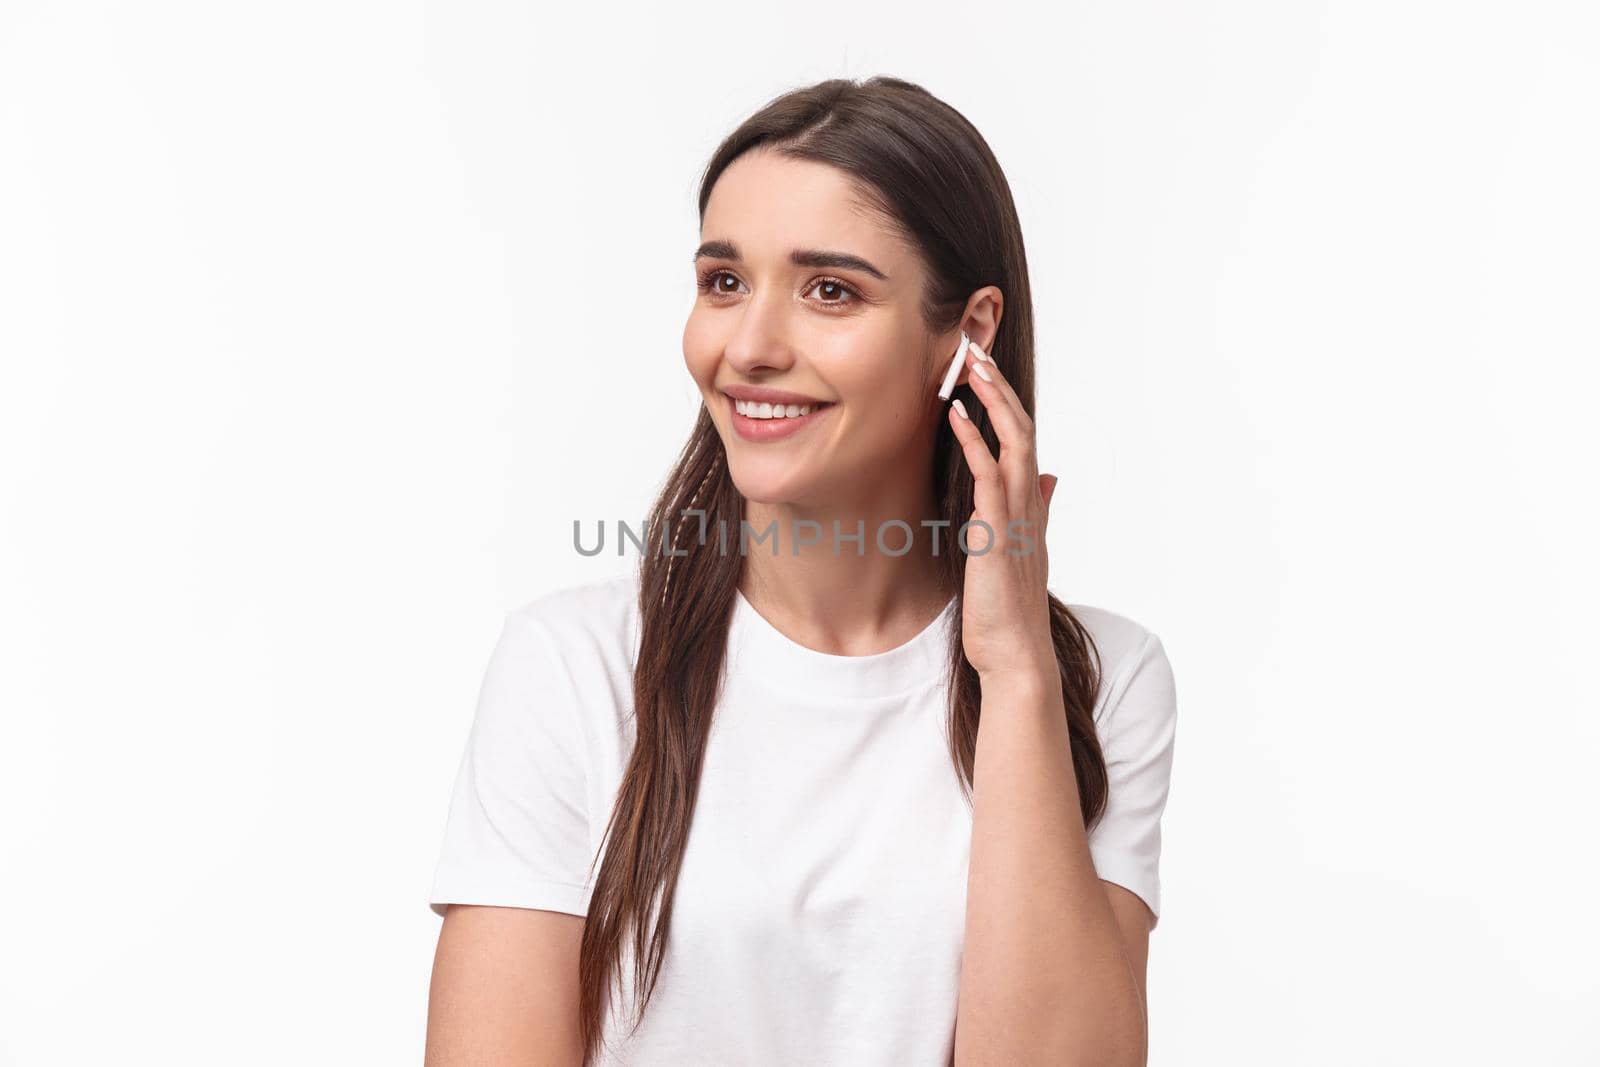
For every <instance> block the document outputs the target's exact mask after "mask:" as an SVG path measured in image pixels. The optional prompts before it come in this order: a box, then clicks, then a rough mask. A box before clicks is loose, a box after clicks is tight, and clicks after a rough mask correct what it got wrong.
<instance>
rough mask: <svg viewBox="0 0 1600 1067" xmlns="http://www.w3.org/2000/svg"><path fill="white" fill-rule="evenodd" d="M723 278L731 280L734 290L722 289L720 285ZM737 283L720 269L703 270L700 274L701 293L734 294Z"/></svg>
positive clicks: (735, 279) (736, 280) (737, 280)
mask: <svg viewBox="0 0 1600 1067" xmlns="http://www.w3.org/2000/svg"><path fill="white" fill-rule="evenodd" d="M724 278H728V279H732V281H733V283H734V288H732V289H724V288H723V285H722V280H723V279H724ZM738 282H739V279H738V278H735V277H734V276H733V275H732V274H729V273H728V272H727V271H725V270H723V269H722V268H721V267H713V268H711V269H710V270H704V271H701V272H700V291H701V292H713V293H735V292H738Z"/></svg>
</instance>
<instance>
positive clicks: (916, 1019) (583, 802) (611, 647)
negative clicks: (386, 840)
mask: <svg viewBox="0 0 1600 1067" xmlns="http://www.w3.org/2000/svg"><path fill="white" fill-rule="evenodd" d="M637 589H638V586H637V577H636V575H634V574H628V575H624V576H620V577H617V578H612V579H603V580H600V581H593V582H588V583H586V584H582V585H576V586H571V587H568V588H565V589H560V590H557V591H555V592H552V593H548V594H546V595H544V596H542V597H539V598H538V599H536V600H534V601H532V602H530V603H528V604H525V605H523V606H522V607H520V608H518V609H516V610H514V611H511V612H510V613H509V614H508V615H507V617H506V620H505V624H504V629H503V630H502V632H501V634H500V638H499V642H498V644H497V645H496V647H495V649H494V652H493V655H492V656H491V658H490V662H489V665H488V669H487V672H486V675H485V677H484V680H483V685H482V688H481V690H480V693H479V698H478V705H477V712H476V718H475V720H474V722H473V725H472V729H471V733H470V735H469V740H468V743H467V747H466V752H465V754H464V756H463V757H462V760H461V764H460V768H459V771H458V773H457V777H456V781H455V787H454V793H453V796H452V799H451V802H450V808H449V818H448V821H447V825H446V830H445V836H444V846H443V850H442V854H441V856H440V859H439V863H438V867H437V871H436V874H435V877H434V882H433V887H432V892H431V895H430V903H431V906H432V907H433V909H434V910H435V911H437V912H438V913H439V914H440V915H443V914H444V911H445V905H446V903H450V902H455V903H465V904H492V905H500V906H511V907H522V908H542V909H548V910H551V911H560V912H567V913H570V914H573V915H584V914H587V908H588V903H589V897H590V894H591V892H592V891H593V882H592V881H588V880H586V879H587V873H588V871H589V864H590V861H591V859H593V858H594V855H595V850H596V849H597V848H598V847H599V845H600V840H599V838H600V834H601V833H602V832H603V831H604V829H605V825H606V821H607V818H608V817H609V815H610V813H611V807H612V803H613V801H614V799H615V797H616V793H617V787H618V784H619V783H620V781H621V778H622V773H623V770H624V769H625V767H626V766H627V762H628V756H629V754H630V752H631V750H632V744H633V737H634V733H633V721H632V718H631V705H632V700H633V697H632V668H633V663H634V653H635V650H636V649H637V645H638V633H639V626H638V602H637ZM955 603H956V602H955V601H954V600H952V601H951V602H950V604H949V605H948V606H946V608H945V610H944V612H943V613H941V614H940V616H939V617H938V618H937V619H936V620H934V622H933V623H931V624H930V625H929V626H928V627H927V628H926V629H924V630H923V631H922V632H921V633H920V634H918V635H917V636H916V637H915V638H913V639H912V640H911V641H909V642H907V643H906V644H903V645H901V646H899V647H898V648H894V649H891V650H889V651H887V652H882V653H879V654H877V655H871V656H836V655H830V654H827V653H823V652H818V651H816V650H814V649H810V648H807V647H805V646H803V645H800V644H798V643H796V642H795V641H793V640H791V639H790V638H788V637H787V636H785V635H784V634H783V633H782V632H780V631H779V630H778V629H776V628H775V627H774V626H773V625H772V624H771V623H769V622H768V621H767V620H766V619H765V618H763V617H762V616H761V615H760V614H759V613H758V612H757V611H756V610H755V608H754V607H753V606H752V605H751V604H750V602H749V601H748V600H747V599H746V598H745V597H744V595H743V594H742V593H740V594H737V595H736V597H735V607H734V614H733V618H732V621H731V626H730V631H729V637H728V653H727V672H728V673H727V679H726V684H725V688H724V691H723V695H722V700H721V703H720V704H719V705H718V707H717V709H716V713H715V716H714V719H713V725H712V728H711V735H710V741H709V746H708V748H707V751H706V757H705V766H704V771H703V776H702V778H701V782H700V791H699V798H698V801H697V806H696V809H695V814H694V821H693V822H692V824H691V826H690V832H689V839H688V844H687V849H686V852H685V854H684V859H683V867H682V871H681V873H680V876H679V882H678V888H677V896H676V900H675V902H674V908H673V915H672V928H671V931H670V934H669V936H668V942H667V951H666V956H665V958H664V961H663V965H662V970H661V974H660V976H659V979H658V981H657V984H656V988H655V992H654V994H653V996H652V998H651V1000H650V1003H649V1004H648V1005H647V1007H646V1010H645V1012H644V1018H643V1022H642V1023H641V1025H640V1026H639V1029H638V1030H637V1031H636V1032H635V1033H634V1034H633V1035H632V1036H631V1038H630V1037H628V1035H627V1028H628V1027H629V1026H630V1025H631V1024H632V1022H633V1020H634V1018H635V1017H636V1016H635V1015H634V1014H633V1008H632V1006H631V1004H632V1002H631V997H630V999H629V1001H628V1004H627V1005H622V1004H619V1003H618V1000H617V996H618V995H617V994H616V993H615V992H613V993H612V995H611V997H612V1001H611V1003H612V1007H611V1010H610V1011H609V1012H608V1015H607V1021H606V1027H605V1031H604V1034H605V1040H606V1043H607V1045H608V1046H609V1048H608V1049H607V1050H605V1051H604V1052H602V1054H601V1055H600V1056H599V1057H598V1062H599V1063H601V1064H630V1065H636V1067H658V1065H678V1064H689V1063H704V1064H718V1065H727V1064H761V1065H764V1067H776V1065H783V1064H819V1063H825V1064H885V1065H887V1064H894V1065H897V1067H898V1065H913V1067H914V1065H927V1067H944V1065H946V1064H947V1063H949V1061H950V1056H951V1052H952V1050H953V1048H954V1032H955V1019H956V991H957V981H958V978H959V975H960V965H961V947H962V940H963V932H964V929H963V928H964V921H965V907H966V888H967V886H966V882H967V859H968V852H969V846H970V843H971V837H972V810H971V807H970V804H969V803H968V801H967V799H966V797H965V796H964V795H963V793H962V790H961V787H960V783H959V781H958V778H957V771H956V768H955V765H954V763H953V762H952V761H951V758H950V754H949V750H948V747H947V745H946V741H945V728H946V717H947V708H946V702H945V695H946V691H947V684H948V683H947V680H946V677H945V672H946V660H945V655H946V653H945V649H946V641H947V639H948V629H947V628H948V627H949V626H950V625H951V624H952V622H953V619H954V614H955ZM1071 607H1072V610H1073V613H1074V614H1075V615H1076V616H1077V617H1078V619H1079V620H1080V621H1081V622H1083V624H1084V625H1085V626H1086V627H1087V628H1088V629H1089V631H1090V633H1091V634H1092V635H1093V637H1094V639H1095V642H1096V643H1097V645H1098V647H1099V649H1100V653H1101V657H1102V667H1103V673H1104V680H1103V682H1102V685H1101V692H1100V696H1099V700H1098V702H1097V703H1096V706H1095V709H1094V719H1095V724H1096V729H1097V732H1098V734H1099V737H1100V741H1101V745H1102V747H1103V750H1104V755H1105V759H1106V765H1107V770H1108V772H1109V777H1110V795H1109V799H1108V806H1107V810H1106V813H1105V816H1104V817H1103V819H1102V820H1101V822H1100V823H1098V824H1097V825H1096V827H1095V829H1094V830H1093V831H1092V832H1091V834H1090V836H1089V850H1090V853H1091V855H1092V857H1093V860H1094V864H1095V870H1096V871H1097V872H1098V873H1099V875H1100V877H1102V878H1104V879H1107V880H1109V881H1113V882H1116V883H1118V884H1119V885H1123V886H1126V887H1127V888H1128V889H1130V890H1132V891H1133V892H1134V893H1136V894H1138V895H1139V896H1140V897H1142V898H1143V899H1144V901H1145V903H1147V904H1148V905H1149V906H1150V909H1151V911H1153V912H1156V913H1157V914H1159V913H1160V908H1161V896H1160V881H1159V878H1158V859H1159V854H1160V849H1161V815H1162V810H1163V808H1164V807H1165V805H1166V799H1167V788H1168V780H1169V776H1170V772H1171V766H1172V755H1173V739H1174V733H1175V724H1176V720H1175V716H1176V702H1175V694H1174V688H1173V678H1172V672H1171V668H1170V666H1169V665H1168V662H1167V657H1166V652H1165V650H1164V649H1163V648H1162V645H1161V642H1160V640H1159V639H1158V638H1157V637H1156V635H1155V634H1153V633H1151V632H1149V631H1148V630H1146V629H1145V628H1144V627H1142V626H1140V625H1139V624H1138V623H1136V622H1133V621H1132V620H1130V619H1127V618H1125V617H1123V616H1121V615H1117V614H1114V613H1112V612H1109V611H1105V610H1103V609H1100V608H1095V607H1088V606H1084V605H1076V604H1075V605H1071ZM598 869H599V868H598V865H596V867H595V870H598ZM623 975H624V981H625V985H624V989H625V990H631V989H632V978H633V960H632V958H631V952H630V953H627V954H625V956H624V959H623Z"/></svg>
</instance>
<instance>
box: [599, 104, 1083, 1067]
mask: <svg viewBox="0 0 1600 1067" xmlns="http://www.w3.org/2000/svg"><path fill="white" fill-rule="evenodd" d="M758 146H759V147H761V148H763V149H765V150H770V151H775V152H778V153H781V154H783V155H785V156H788V157H791V158H795V159H802V160H811V161H816V162H822V163H827V164H830V165H832V166H834V167H837V168H839V169H840V170H841V171H843V172H844V173H846V174H847V175H849V176H850V177H851V178H852V179H854V184H855V185H856V186H857V187H858V188H859V189H860V191H861V193H862V195H864V196H865V197H867V198H868V199H869V201H870V203H871V204H872V205H873V206H874V207H875V208H876V209H877V210H878V212H879V213H880V216H881V217H882V218H883V219H885V220H886V221H887V222H888V223H889V224H890V225H892V226H894V227H895V228H896V230H897V232H898V233H900V234H901V235H903V236H904V237H905V238H906V239H907V240H908V241H909V242H911V244H912V245H913V246H914V247H915V248H917V249H918V250H919V252H920V254H921V256H922V258H923V262H924V266H925V269H926V272H927V275H928V278H929V279H930V280H929V283H928V287H927V291H926V292H925V293H924V294H923V301H922V315H923V319H924V322H925V323H926V325H927V328H928V330H929V332H930V333H944V332H948V331H950V330H952V329H954V328H955V327H956V326H957V324H958V323H959V321H960V318H961V315H962V312H963V310H964V309H965V305H966V302H967V299H968V297H969V296H970V295H971V294H972V292H973V291H975V290H977V289H979V288H982V287H983V286H986V285H994V286H998V287H999V289H1000V290H1001V292H1002V293H1003V294H1004V296H1005V305H1004V308H1003V313H1002V315H1001V322H1000V332H999V335H998V337H997V338H996V339H995V341H994V343H993V344H992V345H991V348H992V349H993V350H994V351H993V357H994V359H995V360H996V361H997V362H998V363H999V364H1000V366H1001V369H1002V372H1003V373H1004V374H1005V376H1006V380H1007V381H1009V382H1010V383H1011V385H1012V387H1013V388H1014V389H1015V390H1016V392H1017V396H1018V397H1020V398H1021V400H1022V404H1023V407H1024V408H1026V409H1027V411H1028V414H1029V415H1030V416H1031V415H1032V414H1033V411H1034V397H1033V388H1034V365H1033V302H1032V297H1031V294H1030V291H1029V286H1028V268H1027V258H1026V255H1025V253H1024V250H1023V243H1022V228H1021V224H1020V223H1019V221H1018V219H1017V212H1016V206H1015V205H1014V204H1013V202H1012V199H1011V190H1010V187H1009V186H1008V185H1007V183H1006V179H1005V175H1004V173H1003V172H1002V171H1001V169H1000V165H999V163H997V162H996V161H995V158H994V155H993V153H991V152H990V150H989V146H988V145H987V144H986V143H985V142H984V140H983V137H982V136H981V135H980V134H979V133H978V131H977V129H976V128H974V127H973V125H972V124H971V123H970V122H968V121H967V120H966V118H965V117H963V116H962V115H961V114H960V113H959V112H957V111H956V110H955V109H954V108H952V107H950V106H949V105H948V104H946V103H944V102H943V101H941V100H939V99H937V98H935V97H934V96H933V95H932V94H931V93H929V92H928V91H927V90H925V89H923V88H922V87H920V86H918V85H915V84H912V83H910V82H907V81H903V80H901V79H899V78H892V77H886V76H878V77H873V78H869V79H867V80H865V81H860V82H858V81H854V80H851V79H845V78H835V79H829V80H827V81H823V82H819V83H817V84H815V85H811V86H808V87H805V88H801V89H796V90H794V91H792V92H788V93H785V94H783V95H782V96H779V97H777V98H775V99H773V100H772V101H770V102H769V103H768V104H767V105H766V106H764V107H763V108H761V110H759V111H757V112H756V113H755V114H754V115H752V116H750V118H749V119H747V120H746V121H745V122H744V123H743V124H742V125H741V126H739V128H738V129H736V130H734V131H733V133H731V134H730V135H729V136H728V137H727V138H726V139H725V140H724V141H723V142H722V143H721V144H720V145H719V146H718V147H717V150H716V152H715V154H713V156H712V157H711V160H710V162H709V163H708V164H707V166H706V169H705V172H704V174H703V175H702V176H701V181H700V198H699V212H700V219H701V221H702V223H703V222H704V220H705V212H706V204H707V202H708V201H709V199H710V197H711V190H712V187H713V186H714V185H715V184H716V182H717V178H718V177H719V176H720V175H721V174H722V172H723V170H724V169H726V168H727V166H728V165H729V164H730V163H732V162H733V161H734V160H735V159H737V158H738V157H739V156H740V155H741V154H743V153H744V152H747V151H749V150H751V149H753V148H756V147H758ZM962 389H963V390H965V389H966V387H965V386H963V387H962ZM967 410H968V411H969V412H971V413H972V418H973V420H974V421H975V422H976V423H977V425H978V427H979V428H980V429H981V430H982V432H983V436H984V438H985V439H986V440H987V441H988V442H989V446H990V448H991V450H994V451H996V452H998V438H997V437H996V435H995V431H994V428H993V426H992V425H991V424H990V422H989V420H988V419H987V417H986V416H985V414H984V413H983V405H982V404H981V403H977V402H975V401H974V398H973V397H972V396H971V395H970V394H969V396H968V397H967ZM930 473H931V477H932V478H933V479H934V483H933V484H934V498H935V499H936V500H937V501H938V506H939V511H940V516H939V517H940V518H942V519H944V520H945V521H947V522H948V523H949V524H950V525H949V526H947V527H945V529H947V530H951V531H953V530H956V529H958V528H959V527H960V526H961V524H962V523H964V522H966V521H967V519H968V518H970V517H971V515H972V512H973V479H972V473H971V471H970V470H969V469H968V467H967V464H966V460H965V458H964V457H963V455H962V452H961V449H960V448H959V447H957V446H956V444H955V438H954V435H953V434H952V433H951V432H950V429H949V427H948V426H945V425H941V426H940V428H939V431H938V439H937V441H936V443H935V451H934V460H933V470H932V471H931V472H930ZM744 503H745V501H744V497H743V496H742V495H741V494H740V493H739V491H738V489H737V488H736V487H735V486H734V483H733V479H732V477H731V476H730V474H729V471H728V463H727V456H726V453H725V452H724V450H723V444H722V439H721V437H720V436H719V435H718V433H717V430H716V425H715V424H714V423H713V422H712V420H711V416H710V414H709V413H708V412H707V411H706V409H705V408H704V407H702V408H701V409H700V414H699V417H698V419H697V420H696V422H695V426H694V431H693V432H692V433H691V434H690V436H689V440H688V442H687V444H686V445H685V446H684V448H683V451H682V452H681V453H680V455H679V456H678V459H677V462H676V463H675V464H674V466H673V468H672V471H671V473H670V475H669V476H668V477H667V480H666V482H665V484H664V486H663V488H662V490H661V493H660V495H659V496H658V497H657V499H656V501H655V503H654V505H653V506H652V508H651V510H650V513H649V516H648V518H647V521H646V527H645V529H646V537H645V544H644V550H643V551H642V552H641V553H640V564H639V567H640V581H639V612H640V632H639V648H638V660H637V663H636V665H635V668H634V674H633V700H634V705H633V707H634V720H635V724H636V731H635V734H636V740H635V743H634V748H633V752H632V756H631V758H630V759H629V762H628V766H627V770H626V772H625V773H624V775H623V778H622V782H621V784H620V786H619V788H618V791H617V797H616V804H615V807H614V808H613V810H612V812H611V817H610V819H609V821H608V823H607V826H606V830H605V834H604V837H603V841H604V842H606V843H603V844H602V845H601V846H600V847H599V849H597V858H598V857H599V856H601V855H603V856H604V861H603V862H602V863H601V866H600V872H599V875H598V877H597V878H596V879H595V887H594V891H593V894H592V896H591V902H590V906H589V911H588V918H587V921H586V923H585V926H584V932H583V947H582V950H581V959H580V964H579V981H580V986H581V991H580V1010H581V1016H582V1031H583V1041H584V1049H585V1059H584V1062H585V1063H589V1062H591V1059H590V1058H591V1057H592V1056H593V1055H594V1054H595V1052H596V1051H597V1050H598V1047H599V1044H600V1040H601V1034H602V1031H603V1023H604V1016H605V1010H606V1004H607V998H608V996H609V994H610V990H609V983H610V982H611V979H612V975H613V974H614V973H615V974H616V975H617V979H618V981H617V985H618V988H619V991H620V986H621V981H620V979H621V973H620V972H621V959H622V955H623V951H624V948H625V947H626V948H628V949H629V951H631V953H632V958H633V960H634V961H636V969H635V975H634V977H635V982H634V990H633V995H634V1003H635V1004H636V1005H637V1010H638V1013H639V1018H640V1019H642V1017H643V1009H644V1005H645V1004H646V1003H648V1001H649V998H650V995H651V993H652V992H653V990H654V988H655V981H656V977H657V974H658V973H659V971H660V968H661V963H662V960H663V958H664V955H665V952H666V943H667V936H668V931H669V928H670V924H671V918H672V901H673V895H674V891H675V890H676V887H677V882H678V871H679V867H680V865H681V863H682V860H683V853H684V845H685V841H686V840H687V837H688V832H689V824H690V821H691V819H692V818H693V816H694V808H695V796H696V793H697V790H698V787H699V782H700V770H701V766H702V764H703V761H704V757H705V749H706V739H707V736H708V732H709V730H710V727H711V720H712V713H713V709H714V708H715V706H716V703H717V698H718V695H719V692H720V687H721V679H722V669H723V654H724V651H725V649H726V644H727V637H728V626H729V620H730V615H731V612H732V609H733V606H734V598H735V595H736V589H737V586H738V582H739V579H740V571H741V565H742V558H743V554H742V553H735V552H729V551H720V550H713V549H712V548H711V545H712V544H716V542H715V541H713V540H712V539H711V537H709V536H707V532H708V531H711V530H717V529H719V524H721V526H720V528H722V529H727V530H729V531H731V532H732V533H733V537H732V538H730V540H732V539H733V538H736V537H737V531H738V530H739V528H740V526H739V524H740V521H741V520H742V519H743V518H744V517H745V511H744ZM702 516H703V518H702ZM939 558H940V559H942V560H944V567H945V572H944V574H943V578H944V580H945V581H946V583H947V588H949V589H952V590H954V591H955V595H956V596H958V597H959V596H960V590H961V588H962V581H963V577H964V575H965V573H966V554H965V553H964V552H962V551H948V552H940V553H939ZM1050 615H1051V619H1050V629H1051V634H1052V637H1053V639H1054V643H1055V650H1056V660H1057V663H1058V665H1059V668H1060V673H1061V690H1062V695H1063V697H1064V698H1065V703H1066V709H1067V720H1068V727H1069V729H1070V733H1071V738H1072V759H1073V764H1074V767H1075V768H1076V771H1077V777H1078V786H1079V795H1080V803H1081V805H1082V810H1083V818H1084V823H1085V825H1086V826H1091V827H1092V826H1093V825H1094V824H1095V823H1096V822H1097V821H1098V820H1099V817H1100V814H1101V812H1102V811H1103V810H1104V808H1105V802H1106V769H1105V760H1104V758H1103V756H1102V755H1101V752H1100V745H1099V742H1098V740H1097V738H1096V735H1095V730H1094V721H1093V718H1092V715H1093V708H1094V701H1095V697H1096V694H1097V692H1098V688H1099V684H1100V660H1099V653H1098V650H1096V649H1094V642H1093V640H1092V639H1091V638H1090V636H1089V633H1088V631H1087V630H1086V629H1084V627H1083V626H1082V624H1081V623H1080V622H1079V621H1078V620H1077V619H1076V618H1074V617H1073V615H1072V613H1071V612H1070V611H1069V610H1068V609H1067V607H1066V605H1065V604H1063V603H1062V602H1061V601H1060V600H1059V599H1057V598H1056V597H1055V596H1054V595H1053V594H1052V595H1051V596H1050ZM949 663H950V688H949V694H950V719H949V737H950V756H951V760H952V763H953V765H954V771H955V773H956V774H957V778H958V780H959V782H960V785H961V788H962V790H963V793H964V794H965V795H966V796H967V797H968V799H969V800H970V797H971V788H972V769H973V760H974V754H975V748H976V743H977V735H978V713H979V687H978V675H977V672H976V671H975V670H973V668H972V665H971V664H969V663H968V662H967V660H966V657H965V656H964V655H963V654H962V648H961V612H960V610H959V604H958V605H957V610H956V612H955V625H954V627H953V629H952V632H951V640H950V645H949ZM658 894H659V899H658ZM652 906H654V908H655V910H654V911H653V912H652V911H651V910H650V909H651V908H652ZM652 918H653V920H654V927H653V930H652V923H651V920H652ZM647 935H648V936H647ZM630 938H631V940H625V939H630ZM635 1025H637V1021H636V1022H635Z"/></svg>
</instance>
